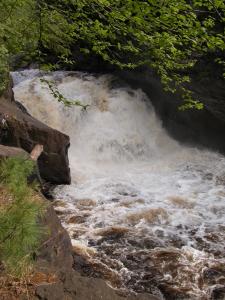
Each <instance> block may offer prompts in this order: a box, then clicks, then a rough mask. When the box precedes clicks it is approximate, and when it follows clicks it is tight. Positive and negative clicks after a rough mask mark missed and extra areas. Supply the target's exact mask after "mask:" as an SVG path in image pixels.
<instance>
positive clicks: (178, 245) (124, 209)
mask: <svg viewBox="0 0 225 300" xmlns="http://www.w3.org/2000/svg"><path fill="white" fill-rule="evenodd" d="M13 76H14V80H15V83H16V84H17V85H16V86H15V88H14V91H15V96H16V99H17V100H18V101H20V102H21V103H22V104H24V106H25V107H26V108H27V109H28V111H29V112H30V113H31V114H32V115H33V116H34V117H36V118H38V119H40V120H41V121H43V122H45V123H46V124H48V125H50V126H52V127H54V128H56V129H59V130H61V131H63V132H65V133H67V134H68V135H69V136H70V138H71V148H70V153H69V158H70V165H71V171H72V179H73V182H72V185H71V186H62V187H59V188H57V191H56V196H57V198H58V199H60V200H61V201H58V202H57V207H56V209H57V210H58V211H61V218H62V221H63V224H64V226H65V227H66V228H67V229H68V231H69V233H70V236H71V238H72V242H73V245H74V249H75V251H76V252H77V255H81V256H83V257H84V258H85V260H86V263H87V264H89V265H94V266H95V269H96V268H97V269H98V272H100V273H101V270H100V271H99V269H101V268H103V269H104V271H103V272H102V273H104V276H105V277H106V279H108V280H109V281H110V282H111V284H112V285H114V286H118V287H122V288H130V289H134V290H136V291H147V292H155V290H154V288H152V286H154V285H156V286H157V287H158V288H159V289H160V290H161V291H162V293H164V292H165V295H166V296H165V297H169V298H166V299H180V298H181V296H180V295H181V294H182V295H185V297H186V298H182V299H210V297H212V296H210V294H211V293H212V290H213V289H215V288H216V287H218V288H220V287H222V286H223V285H224V284H225V279H224V278H225V268H224V266H225V260H224V256H225V255H224V253H225V251H224V249H225V239H224V238H225V226H224V221H225V201H224V200H225V159H224V157H222V156H221V155H219V154H217V153H213V152H209V151H203V150H201V151H200V150H198V149H195V148H191V147H186V146H182V145H180V144H179V143H177V142H176V141H174V140H173V139H172V138H170V137H169V136H168V134H167V133H166V131H165V130H164V129H163V128H162V126H161V123H160V120H159V119H158V118H157V117H156V115H155V113H154V110H153V108H152V106H151V104H150V101H149V99H148V98H147V97H146V95H145V94H144V93H143V92H142V91H141V90H132V89H131V88H128V87H125V88H113V87H112V82H114V79H113V78H112V77H111V76H106V75H105V76H98V77H95V76H92V75H88V74H82V73H71V72H70V73H69V72H55V73H53V74H51V75H49V76H47V78H48V79H51V80H55V81H56V84H57V87H58V89H59V91H60V92H61V93H62V94H63V95H64V96H65V97H67V98H69V99H74V100H80V101H81V102H83V103H84V104H90V107H89V108H88V110H87V112H83V111H82V110H81V109H80V108H79V107H73V108H65V107H63V106H62V105H61V104H59V103H58V102H57V101H56V100H55V99H54V98H53V96H52V95H51V94H50V92H49V90H48V88H47V87H46V86H44V85H43V84H41V83H40V80H39V76H40V74H39V73H38V72H37V71H34V70H33V71H25V72H20V73H14V75H13ZM71 217H74V218H73V219H71ZM168 253H169V254H168ZM96 265H98V267H96ZM210 270H214V271H215V270H216V271H217V273H216V275H215V274H214V275H212V278H211V277H210V279H209V278H208V277H209V276H208V275H205V272H206V273H207V271H208V272H210ZM146 274H147V275H148V276H150V277H151V280H150V279H146V278H147V277H146ZM154 274H155V275H154ZM207 274H208V273H207ZM218 274H219V275H218ZM154 276H155V278H154ZM207 276H208V277H207ZM210 276H211V275H210ZM205 277H206V278H205ZM115 278H116V279H115ZM218 278H219V279H218ZM168 287H169V288H168ZM171 289H172V292H171ZM159 294H160V292H159ZM167 295H169V296H167ZM172 296H173V297H174V298H171V297H172ZM179 297H180V298H179ZM188 297H189V298H188ZM211 299H212V298H211ZM215 299H216V298H215Z"/></svg>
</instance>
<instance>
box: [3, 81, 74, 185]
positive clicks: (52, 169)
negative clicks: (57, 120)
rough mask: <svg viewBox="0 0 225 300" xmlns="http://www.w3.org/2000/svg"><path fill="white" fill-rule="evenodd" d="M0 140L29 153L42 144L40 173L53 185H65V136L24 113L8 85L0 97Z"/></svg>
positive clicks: (66, 168)
mask: <svg viewBox="0 0 225 300" xmlns="http://www.w3.org/2000/svg"><path fill="white" fill-rule="evenodd" d="M0 143H1V144H3V145H5V146H11V147H19V148H22V149H24V150H25V151H26V152H28V153H30V152H31V151H32V150H33V148H34V146H35V145H37V144H40V145H44V151H43V153H42V154H41V156H40V158H39V159H38V166H39V170H40V175H41V177H42V178H43V179H45V180H46V181H49V182H52V183H55V184H69V183H70V181H71V179H70V169H69V162H68V153H67V152H68V148H69V144H70V141H69V137H68V136H66V135H65V134H63V133H61V132H59V131H57V130H54V129H52V128H50V127H48V126H47V125H44V124H43V123H41V122H40V121H38V120H36V119H35V118H33V117H31V116H30V115H29V114H27V113H26V112H25V111H24V109H21V106H20V105H18V104H17V103H16V102H15V100H14V95H13V91H12V85H10V86H9V87H8V90H7V91H6V92H5V93H4V94H3V95H2V96H1V97H0Z"/></svg>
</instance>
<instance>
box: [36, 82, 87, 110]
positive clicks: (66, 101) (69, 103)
mask: <svg viewBox="0 0 225 300" xmlns="http://www.w3.org/2000/svg"><path fill="white" fill-rule="evenodd" d="M40 81H41V82H42V83H45V84H46V85H47V86H48V88H49V90H50V92H51V94H52V96H53V97H54V98H55V99H57V101H58V102H60V103H63V104H64V105H65V106H67V107H71V106H80V107H82V109H83V110H85V111H86V110H87V108H88V107H89V106H90V105H89V104H86V105H85V104H82V103H81V102H80V101H78V100H69V99H67V98H65V97H64V96H63V95H62V94H61V93H60V92H59V90H58V88H57V87H56V85H55V84H54V82H53V81H50V80H47V79H44V78H41V79H40Z"/></svg>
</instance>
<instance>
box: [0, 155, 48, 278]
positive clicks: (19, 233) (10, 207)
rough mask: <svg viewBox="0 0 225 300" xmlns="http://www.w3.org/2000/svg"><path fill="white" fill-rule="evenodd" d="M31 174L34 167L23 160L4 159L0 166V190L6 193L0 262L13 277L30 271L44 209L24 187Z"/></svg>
mask: <svg viewBox="0 0 225 300" xmlns="http://www.w3.org/2000/svg"><path fill="white" fill-rule="evenodd" d="M33 170H34V163H33V162H32V161H31V160H25V159H23V158H8V159H6V160H4V161H3V162H2V163H1V166H0V183H1V189H6V191H7V193H6V197H7V203H3V205H1V206H0V260H1V261H2V262H3V263H4V265H5V267H6V270H7V271H8V272H10V273H12V274H15V275H22V274H23V273H24V272H26V270H27V269H28V268H30V267H31V265H32V261H33V253H34V251H35V250H36V249H37V247H38V246H39V243H40V237H41V234H42V228H41V226H40V225H39V224H38V217H39V216H40V215H41V214H42V213H43V211H44V205H43V203H42V202H41V201H40V199H39V198H37V196H35V193H34V190H33V189H32V188H31V187H30V186H28V184H27V177H28V176H29V175H30V174H31V173H32V172H33Z"/></svg>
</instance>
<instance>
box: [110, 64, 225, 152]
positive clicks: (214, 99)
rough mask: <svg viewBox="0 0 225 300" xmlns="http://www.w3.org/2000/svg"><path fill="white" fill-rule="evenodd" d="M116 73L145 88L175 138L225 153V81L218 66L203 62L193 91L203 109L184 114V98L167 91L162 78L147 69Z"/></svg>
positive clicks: (194, 75)
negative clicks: (182, 105)
mask: <svg viewBox="0 0 225 300" xmlns="http://www.w3.org/2000/svg"><path fill="white" fill-rule="evenodd" d="M115 73H116V74H117V75H118V76H119V77H120V78H122V79H123V80H125V81H126V82H127V83H129V84H130V85H131V86H132V87H136V88H141V89H143V91H144V92H145V93H146V94H147V95H148V96H149V97H150V99H151V101H152V103H153V105H154V107H155V110H156V113H157V114H158V115H159V117H160V119H161V120H162V123H163V126H164V127H165V128H166V130H167V131H168V132H169V133H170V134H171V135H172V136H173V137H174V138H176V139H177V140H179V141H181V142H183V143H186V144H194V145H198V146H199V147H207V148H211V149H213V150H217V151H220V152H221V153H223V154H225V139H224V136H225V80H224V79H223V78H221V76H219V75H218V72H217V66H216V65H214V64H212V63H211V62H208V63H207V61H204V62H201V63H200V64H199V65H198V66H197V67H196V69H195V70H194V71H193V72H192V74H191V76H192V84H191V86H190V89H191V90H192V91H193V92H194V93H195V95H196V96H197V99H199V100H201V101H202V102H203V104H204V109H202V110H196V109H193V110H185V111H180V110H179V109H178V107H179V106H180V105H181V104H182V99H181V97H180V96H179V95H178V94H171V93H166V92H164V91H163V87H162V85H161V83H160V80H159V79H158V77H157V76H156V75H155V73H154V72H153V71H151V70H149V69H147V68H145V69H139V70H135V71H116V72H115Z"/></svg>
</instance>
